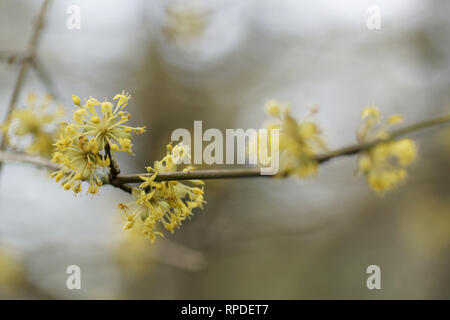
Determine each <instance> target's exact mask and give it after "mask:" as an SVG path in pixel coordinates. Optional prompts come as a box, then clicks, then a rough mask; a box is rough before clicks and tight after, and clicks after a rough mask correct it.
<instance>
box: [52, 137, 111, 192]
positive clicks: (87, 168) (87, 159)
mask: <svg viewBox="0 0 450 320" xmlns="http://www.w3.org/2000/svg"><path fill="white" fill-rule="evenodd" d="M91 141H92V140H88V139H87V138H86V137H82V138H79V139H78V141H77V142H76V143H73V144H72V145H70V146H69V147H66V148H64V151H63V152H58V151H57V152H55V153H54V154H53V158H52V162H55V163H59V164H61V165H63V166H64V167H63V168H62V169H60V170H58V171H55V172H53V173H52V174H51V177H52V178H55V181H56V182H59V181H61V185H62V186H63V187H64V189H65V190H70V189H72V190H73V192H74V193H75V194H77V193H79V192H81V181H88V183H89V187H88V193H91V194H95V193H97V192H98V187H99V186H101V185H102V180H101V174H100V173H101V170H102V169H103V170H104V169H105V168H106V167H107V166H108V164H109V163H108V161H105V160H102V158H101V157H100V155H99V154H98V152H97V153H95V152H92V151H96V150H93V147H92V142H91Z"/></svg>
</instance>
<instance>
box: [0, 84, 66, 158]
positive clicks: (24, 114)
mask: <svg viewBox="0 0 450 320" xmlns="http://www.w3.org/2000/svg"><path fill="white" fill-rule="evenodd" d="M38 101H39V98H38V97H37V96H36V94H34V93H30V94H28V96H27V99H26V103H27V105H26V107H24V108H18V109H15V110H14V111H13V112H12V113H11V115H10V117H9V118H8V119H7V120H6V122H5V123H3V124H2V125H1V128H2V131H3V132H4V133H5V141H6V144H7V145H9V146H11V147H13V148H16V149H17V148H19V149H20V148H22V147H23V148H24V149H25V151H26V152H27V153H30V154H39V155H41V156H44V157H49V156H50V155H51V154H52V152H53V143H54V141H55V138H56V132H57V125H56V123H57V120H58V118H60V117H62V115H63V114H64V111H63V109H62V107H61V106H58V107H55V108H53V110H49V106H50V104H51V102H52V98H51V96H49V95H46V96H44V97H43V98H42V99H41V100H40V101H39V104H38ZM27 141H30V142H27Z"/></svg>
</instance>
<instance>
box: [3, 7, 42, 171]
mask: <svg viewBox="0 0 450 320" xmlns="http://www.w3.org/2000/svg"><path fill="white" fill-rule="evenodd" d="M49 3H50V0H44V2H43V3H42V7H41V11H40V12H39V16H38V19H37V21H36V25H35V27H34V31H33V34H32V36H31V40H30V43H29V45H28V48H27V51H26V52H27V54H26V55H25V57H26V58H25V59H23V60H22V61H21V66H20V71H19V76H18V77H17V81H16V84H15V86H14V91H13V94H12V96H11V100H10V102H9V105H8V108H7V110H6V119H8V118H9V116H10V115H11V113H12V112H13V110H14V108H15V106H16V104H17V99H18V98H19V94H20V91H21V90H22V87H23V84H24V82H25V78H26V76H27V73H28V70H29V68H30V65H31V62H32V61H33V59H34V58H35V56H36V51H37V45H38V42H39V36H40V34H41V31H42V27H43V26H44V18H45V14H46V12H47V9H48V6H49ZM4 148H5V134H4V133H3V134H2V142H1V144H0V149H1V150H3V149H4ZM0 165H1V163H0Z"/></svg>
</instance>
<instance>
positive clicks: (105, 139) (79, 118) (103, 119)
mask: <svg viewBox="0 0 450 320" xmlns="http://www.w3.org/2000/svg"><path fill="white" fill-rule="evenodd" d="M130 98H131V96H130V95H129V94H128V93H125V92H122V93H121V94H117V95H116V96H115V97H114V100H118V101H117V105H116V108H115V109H114V108H113V104H112V103H111V102H109V101H106V100H105V101H104V102H102V103H100V102H99V101H98V100H97V99H95V98H93V97H91V98H89V99H88V100H87V101H86V103H85V105H84V106H81V107H80V108H79V109H77V110H76V111H74V114H73V119H74V121H75V123H74V124H73V128H74V129H75V130H74V131H75V132H74V136H73V138H74V139H76V138H79V137H81V136H86V137H91V138H92V139H95V140H97V144H98V146H99V150H100V151H102V150H105V147H106V145H107V144H109V145H110V146H112V145H113V144H114V143H119V144H121V143H120V142H121V141H122V143H124V144H126V147H125V148H123V150H117V151H126V152H128V153H130V154H132V151H131V146H132V145H131V134H132V133H133V134H141V133H143V132H144V131H145V127H130V126H126V125H125V123H126V122H128V120H129V119H130V115H129V113H128V112H126V111H124V110H123V109H124V108H125V107H126V106H127V105H128V101H129V99H130ZM78 100H79V99H74V102H78ZM97 106H100V112H97V109H96V107H97ZM113 109H114V110H113Z"/></svg>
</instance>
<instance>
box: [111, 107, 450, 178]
mask: <svg viewBox="0 0 450 320" xmlns="http://www.w3.org/2000/svg"><path fill="white" fill-rule="evenodd" d="M446 123H450V114H448V115H444V116H440V117H437V118H432V119H429V120H424V121H421V122H417V123H415V124H412V125H410V126H406V127H404V128H401V129H398V130H394V131H391V132H390V133H389V138H388V139H384V140H376V141H374V142H371V143H366V144H356V145H352V146H348V147H344V148H341V149H337V150H334V151H330V152H327V153H325V154H322V155H318V156H317V157H316V160H317V161H318V162H319V163H321V164H322V163H324V162H327V161H329V160H331V159H333V158H337V157H343V156H352V155H355V154H358V153H360V152H362V151H365V150H367V149H369V148H371V147H373V146H374V145H377V144H379V143H382V142H386V141H389V140H393V139H395V138H398V137H400V136H403V135H406V134H409V133H413V132H416V131H420V130H423V129H426V128H430V127H435V126H438V125H441V124H446ZM139 176H149V174H148V173H142V174H131V175H121V176H118V177H117V178H116V179H114V180H112V181H111V182H110V183H111V184H115V185H120V184H124V183H139V182H142V179H141V178H139ZM246 177H272V176H269V175H261V169H260V168H244V169H211V170H195V171H186V172H183V171H177V172H164V173H160V174H158V175H157V176H156V178H155V181H170V180H195V179H201V180H205V179H227V178H246Z"/></svg>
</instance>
